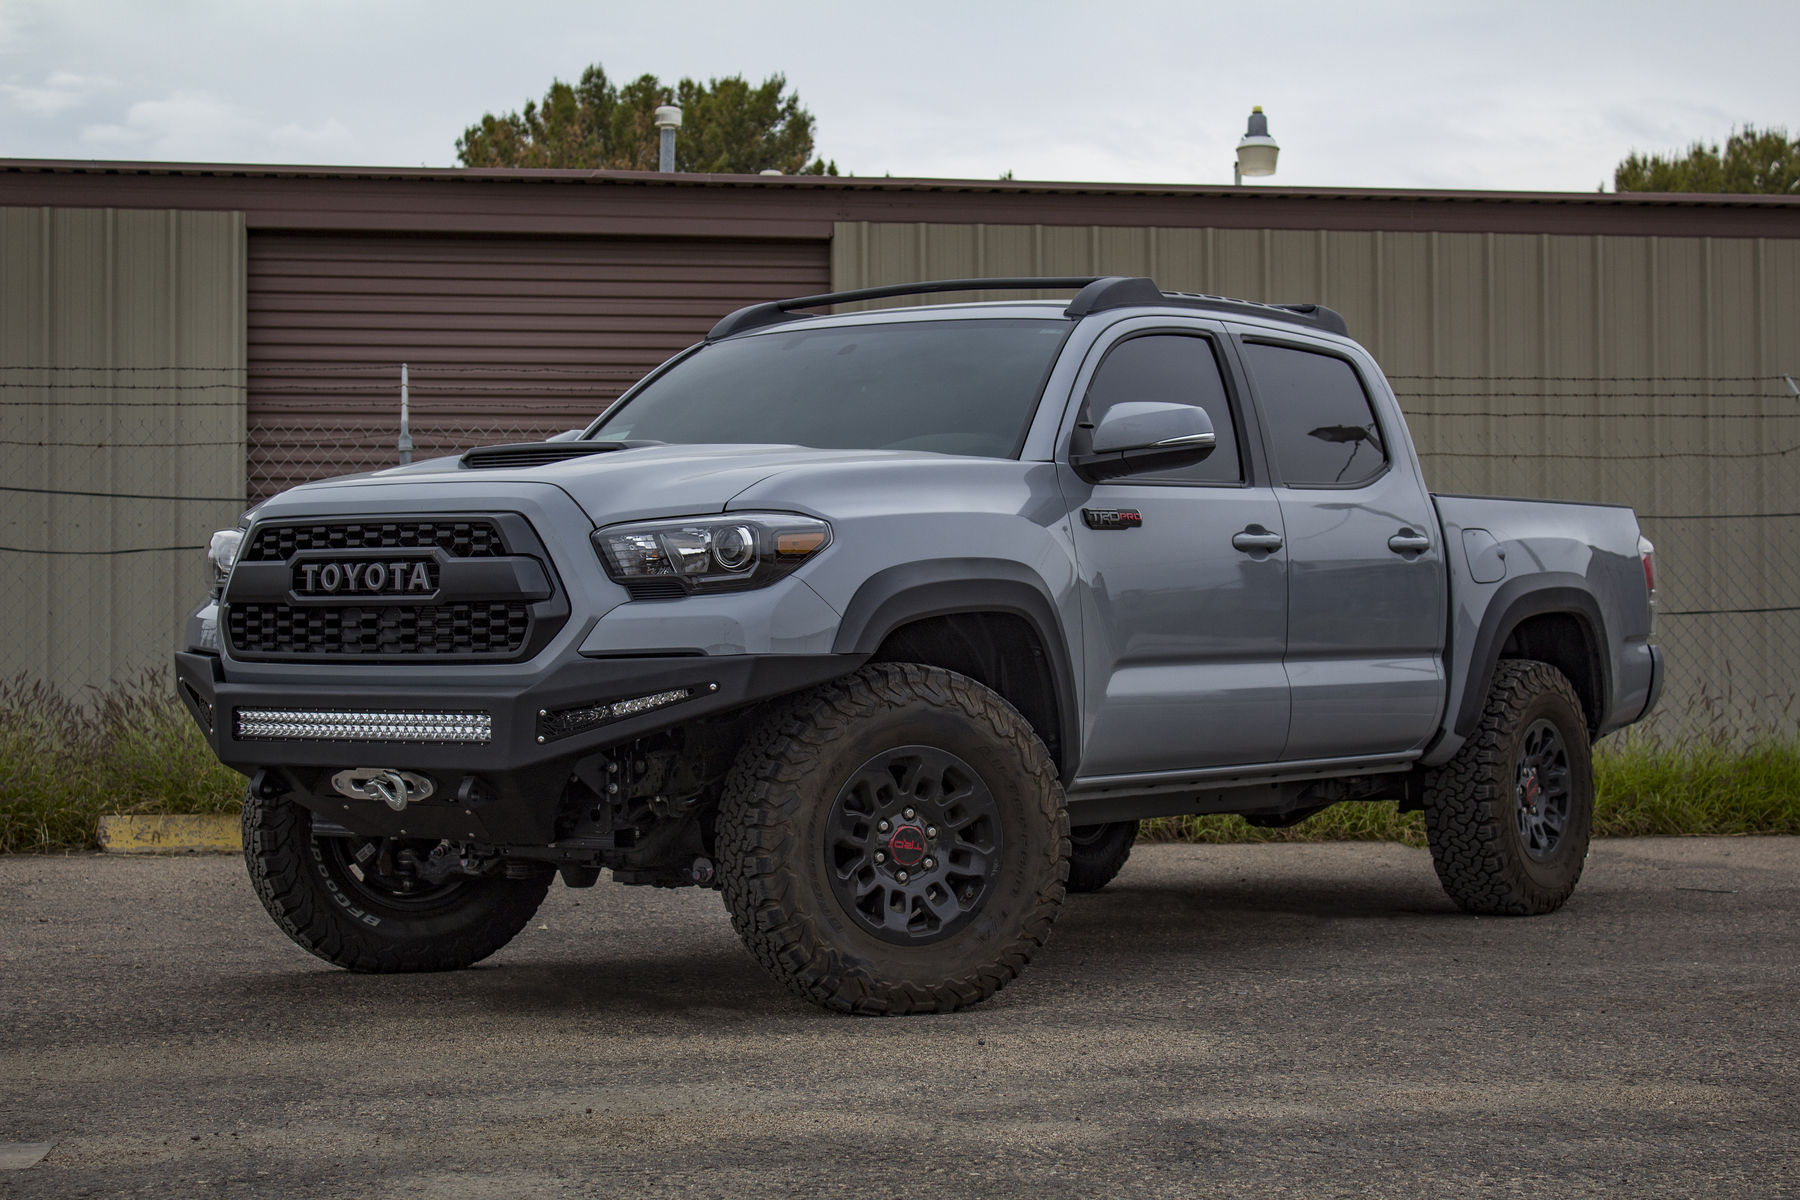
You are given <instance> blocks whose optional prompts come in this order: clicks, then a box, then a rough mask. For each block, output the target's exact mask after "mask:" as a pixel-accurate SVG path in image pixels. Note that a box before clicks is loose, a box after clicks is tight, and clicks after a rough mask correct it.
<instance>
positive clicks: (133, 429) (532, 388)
mask: <svg viewBox="0 0 1800 1200" xmlns="http://www.w3.org/2000/svg"><path fill="white" fill-rule="evenodd" d="M308 371H310V372H312V377H311V378H308V377H307V375H306V374H305V372H308ZM630 382H631V380H630V379H629V378H623V377H620V373H618V372H612V373H610V374H609V373H605V372H583V371H581V370H579V369H572V370H567V371H558V370H557V369H554V368H538V369H536V370H520V369H517V368H508V367H502V366H492V367H479V366H465V367H456V368H448V367H439V368H434V369H415V370H414V371H412V372H411V373H410V379H409V386H408V395H407V405H408V410H409V432H410V437H411V440H412V444H413V449H412V457H413V459H414V460H415V461H417V460H422V459H425V458H429V457H434V456H437V455H449V454H457V453H460V452H462V451H464V450H466V449H469V448H471V447H473V446H479V445H491V444H494V443H499V442H515V441H535V440H539V439H542V438H544V437H547V436H549V435H551V434H554V433H557V432H560V431H562V430H565V429H570V428H575V427H579V426H581V425H584V424H586V423H587V422H588V421H589V420H590V419H591V418H592V417H593V415H594V414H595V413H597V412H599V411H600V410H601V409H602V408H604V407H605V406H606V405H607V404H608V403H610V401H611V400H612V399H614V398H616V397H617V396H618V395H619V394H620V392H621V391H622V390H623V389H624V388H625V387H626V386H628V385H629V383H630ZM1392 383H1393V385H1394V388H1395V391H1396V392H1397V393H1398V395H1399V398H1400V401H1401V405H1402V407H1403V408H1404V409H1405V411H1406V413H1407V419H1408V423H1409V425H1410V428H1411V431H1412V436H1413V439H1414V441H1415V443H1416V445H1417V447H1418V450H1419V452H1420V455H1421V458H1422V460H1423V462H1424V466H1425V472H1426V478H1427V481H1428V483H1429V484H1430V486H1431V488H1432V489H1433V490H1434V491H1438V492H1458V493H1470V494H1481V495H1500V496H1521V497H1530V498H1538V499H1551V500H1569V501H1580V502H1600V503H1615V504H1628V505H1631V506H1632V507H1634V508H1635V509H1636V510H1637V511H1638V513H1639V515H1640V519H1641V521H1642V524H1643V528H1644V530H1645V533H1646V535H1647V536H1648V537H1650V539H1651V540H1652V541H1654V542H1655V543H1656V547H1657V565H1658V570H1659V580H1658V583H1659V586H1660V598H1661V602H1660V612H1659V615H1658V627H1657V639H1658V640H1659V641H1660V642H1661V643H1662V644H1663V645H1664V647H1665V648H1666V652H1667V655H1668V661H1669V678H1668V684H1667V689H1666V691H1665V694H1664V699H1663V703H1662V706H1661V710H1660V712H1659V714H1658V715H1657V717H1656V718H1655V719H1654V720H1653V721H1652V722H1651V723H1650V725H1649V727H1648V728H1647V729H1645V730H1643V732H1642V734H1641V735H1642V736H1653V737H1663V738H1668V737H1678V736H1688V735H1695V734H1698V735H1705V736H1719V737H1724V738H1727V739H1729V740H1734V741H1737V740H1745V739H1748V738H1752V737H1760V736H1767V735H1771V734H1774V735H1779V736H1791V735H1792V734H1793V733H1794V732H1795V731H1796V728H1797V727H1800V711H1797V709H1800V705H1797V704H1796V692H1797V690H1800V688H1797V685H1796V683H1795V681H1794V680H1795V662H1796V660H1797V659H1800V471H1797V470H1796V468H1797V467H1800V389H1796V387H1795V385H1794V384H1793V383H1792V382H1791V381H1790V380H1788V379H1787V377H1786V376H1783V375H1763V376H1743V375H1733V376H1709V377H1696V376H1679V377H1677V376H1662V377H1634V378H1617V377H1608V378H1601V377H1572V376H1531V377H1520V376H1512V377H1506V378H1492V377H1475V376H1447V375H1440V376H1395V377H1393V378H1392ZM246 397H248V405H246ZM376 414H384V415H376ZM385 414H391V415H385ZM399 415H400V388H399V365H398V364H392V365H386V366H379V365H369V364H359V365H356V366H353V367H340V368H322V367H310V368H302V367H282V368H279V370H278V381H277V382H270V383H266V384H265V383H263V382H261V381H259V378H258V376H257V373H256V370H255V369H252V371H250V372H245V371H244V370H242V369H241V368H240V369H237V370H235V371H227V370H220V371H216V372H207V371H205V370H200V369H193V368H182V369H174V368H169V369H156V370H138V371H134V370H131V369H119V368H111V369H105V370H102V369H93V370H71V369H68V368H60V369H58V370H57V371H50V370H49V369H46V368H29V367H19V368H13V367H8V368H0V499H3V501H4V509H5V517H4V520H3V521H0V605H4V607H5V611H6V612H7V613H8V614H10V615H11V618H12V619H11V621H10V622H9V627H10V633H9V634H8V635H5V636H0V677H4V678H14V677H24V678H27V679H43V680H46V681H48V682H51V683H52V684H55V685H57V686H59V687H62V688H64V689H65V690H76V689H79V688H82V687H86V686H105V685H106V684H108V683H110V682H116V681H118V680H121V679H125V678H130V677H133V676H136V675H138V674H140V673H142V672H143V671H146V670H151V671H161V670H164V669H166V664H167V662H168V654H169V651H170V650H172V649H173V648H174V640H175V638H176V637H177V636H178V632H177V631H178V630H179V628H180V625H181V620H182V618H183V616H184V615H185V613H186V612H187V611H188V610H189V609H191V608H192V606H193V605H194V603H195V602H196V601H197V600H198V599H199V598H200V596H201V595H202V594H203V591H204V587H205V570H206V568H205V544H206V541H207V537H208V535H209V533H210V532H211V531H212V530H213V529H215V528H219V527H221V526H227V525H230V524H232V523H234V522H235V520H236V518H237V515H238V513H239V512H240V511H241V510H242V508H243V507H244V505H245V503H247V502H254V501H256V500H258V499H261V498H264V497H266V496H269V495H272V494H274V493H275V492H278V491H280V490H282V489H284V488H287V487H292V486H294V485H295V484H298V483H302V482H305V481H307V480H311V479H319V478H325V477H328V476H333V475H341V474H345V473H348V472H354V471H367V470H374V469H378V468H381V467H386V466H391V465H393V464H394V463H396V462H397V461H398V459H399V455H400V451H399V449H398V444H399V442H400V435H401V426H400V420H399Z"/></svg>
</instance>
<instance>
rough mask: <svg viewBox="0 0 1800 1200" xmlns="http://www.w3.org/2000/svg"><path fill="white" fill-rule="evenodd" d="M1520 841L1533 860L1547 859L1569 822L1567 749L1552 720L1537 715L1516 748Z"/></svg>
mask: <svg viewBox="0 0 1800 1200" xmlns="http://www.w3.org/2000/svg"><path fill="white" fill-rule="evenodd" d="M1513 798H1514V801H1515V805H1516V808H1515V813H1514V815H1515V817H1516V819H1517V822H1518V829H1519V843H1520V845H1521V846H1522V847H1523V848H1524V850H1525V853H1526V855H1527V856H1528V857H1530V858H1531V859H1532V860H1533V861H1535V862H1547V861H1549V859H1550V858H1551V856H1552V855H1554V854H1555V853H1556V848H1557V847H1558V846H1560V845H1561V844H1562V836H1563V829H1564V828H1565V827H1566V826H1567V825H1568V823H1569V801H1570V798H1571V791H1570V787H1569V751H1568V749H1567V747H1565V746H1564V745H1563V740H1562V735H1561V734H1560V733H1558V732H1557V730H1556V726H1555V725H1553V724H1552V723H1551V722H1549V721H1547V720H1544V719H1542V718H1539V719H1538V720H1536V721H1533V722H1532V723H1531V726H1530V728H1528V729H1526V731H1525V736H1524V738H1523V739H1522V740H1521V743H1520V747H1519V769H1518V778H1517V780H1516V782H1515V783H1514V785H1513Z"/></svg>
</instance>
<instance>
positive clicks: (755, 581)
mask: <svg viewBox="0 0 1800 1200" xmlns="http://www.w3.org/2000/svg"><path fill="white" fill-rule="evenodd" d="M593 538H594V548H595V549H596V550H598V551H599V552H600V561H601V562H602V563H603V564H605V566H606V573H607V574H608V575H610V576H612V577H613V579H615V580H617V581H618V582H619V583H622V584H625V585H626V586H627V587H629V588H631V590H632V592H633V594H634V595H636V594H641V593H644V592H650V593H651V594H664V595H669V596H677V595H692V594H694V593H696V592H741V591H744V590H746V589H749V588H759V587H767V586H768V585H769V584H771V583H774V582H775V581H776V580H777V579H780V578H781V577H782V576H784V575H786V574H788V573H789V572H790V571H792V570H793V569H794V568H795V567H798V566H799V565H800V564H801V563H803V562H805V561H806V560H807V559H808V558H810V557H811V556H812V555H814V554H816V553H818V552H819V551H820V550H823V549H824V548H825V547H826V546H828V545H830V544H831V526H829V525H827V524H826V523H825V522H823V521H821V520H819V519H817V518H816V517H801V516H795V515H793V514H791V513H733V514H730V515H728V516H721V517H698V518H690V519H686V520H678V521H644V522H640V523H637V524H633V525H614V526H612V527H611V528H609V529H597V530H595V531H594V534H593Z"/></svg>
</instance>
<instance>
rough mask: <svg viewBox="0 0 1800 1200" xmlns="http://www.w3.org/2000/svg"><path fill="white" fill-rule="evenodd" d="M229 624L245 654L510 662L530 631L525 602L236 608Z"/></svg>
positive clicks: (233, 640)
mask: <svg viewBox="0 0 1800 1200" xmlns="http://www.w3.org/2000/svg"><path fill="white" fill-rule="evenodd" d="M227 624H228V625H229V627H230V631H231V645H232V649H233V650H235V651H236V652H238V653H240V654H253V655H254V654H321V655H332V656H334V657H335V656H351V657H355V656H363V655H367V656H388V655H396V656H403V655H421V656H423V655H455V656H461V657H468V656H473V655H482V656H487V655H492V656H494V657H500V658H505V657H511V656H512V655H515V654H517V653H518V652H519V651H520V650H521V649H522V648H523V647H524V645H525V639H526V638H527V637H528V636H529V635H530V632H531V613H530V611H529V609H528V608H527V606H526V605H524V604H520V603H502V604H426V605H408V606H405V607H382V608H375V607H369V608H335V607H334V608H296V607H293V606H291V605H287V604H233V605H231V606H230V613H229V618H228V621H227Z"/></svg>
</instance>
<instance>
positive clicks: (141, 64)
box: [0, 0, 1800, 191]
mask: <svg viewBox="0 0 1800 1200" xmlns="http://www.w3.org/2000/svg"><path fill="white" fill-rule="evenodd" d="M1796 47H1800V3H1796V2H1795V0H1760V2H1745V0H1712V2H1711V3H1705V4H1695V3H1664V2H1662V0H1630V2H1614V0H1560V2H1556V3H1540V2H1537V0H1515V2H1511V3H1505V4H1500V3H1490V4H1473V3H1469V4H1464V3H1457V2H1455V0H1437V2H1426V0H1420V2H1414V0H1384V2H1379V3H1368V4H1355V3H1347V4H1346V3H1335V4H1332V3H1305V4H1301V3H1284V4H1266V3H1265V4H1253V3H1248V2H1246V0H1236V2H1234V3H1229V4H1226V3H1219V4H1214V3H1200V2H1191V3H1180V2H1177V0H1087V2H1085V3H1076V2H1073V0H1036V2H1034V3H1022V2H1012V0H1004V2H1002V0H954V2H945V0H883V2H881V3H861V2H851V0H840V2H829V0H828V2H823V3H822V2H819V0H811V2H807V0H796V2H794V3H768V2H766V0H762V2H757V0H737V2H733V3H715V2H710V0H708V2H703V0H640V2H637V3H631V4H624V3H611V2H602V0H589V2H588V3H532V2H530V0H511V2H498V0H484V2H482V3H471V2H465V0H354V2H351V0H310V2H301V0H229V2H227V0H0V157H8V158H79V159H95V158H100V159H131V160H144V159H151V160H179V161H205V162H246V163H252V162H253V163H313V164H356V165H384V166H421V165H424V166H434V167H438V166H454V165H456V158H455V155H456V151H455V143H456V138H457V135H458V134H459V133H461V132H462V130H463V128H464V127H465V126H467V125H469V124H472V123H474V122H475V121H477V120H479V119H480V117H481V115H482V113H484V112H490V111H492V112H502V111H509V110H512V109H515V108H518V107H520V106H521V105H522V104H523V103H524V101H525V100H527V99H529V98H535V97H538V96H541V95H542V94H543V92H544V90H545V88H546V87H547V86H548V84H549V83H550V80H551V79H552V78H553V77H560V78H563V79H568V80H573V79H574V78H575V77H577V76H578V75H579V74H580V73H581V70H582V68H583V67H585V66H586V65H587V64H589V63H592V62H599V63H601V64H603V65H604V66H605V68H606V70H607V72H608V73H609V74H610V75H611V76H612V77H613V78H614V79H616V80H621V81H622V80H625V79H629V78H632V77H634V76H636V75H639V74H642V73H644V72H651V73H654V74H656V75H658V76H660V77H661V78H663V79H664V80H665V81H673V80H675V79H677V78H679V77H681V76H683V75H689V76H694V77H697V78H707V77H714V76H721V75H732V74H742V75H744V76H746V77H748V78H749V79H751V80H752V81H760V80H761V79H763V78H764V77H766V76H768V75H770V74H774V73H777V72H780V73H784V74H785V75H786V76H787V79H788V82H789V84H790V85H791V86H792V87H793V88H794V89H795V90H796V91H797V92H798V93H799V96H800V98H801V100H802V102H803V103H804V104H805V105H806V106H807V107H808V108H809V109H811V111H812V112H813V114H814V115H815V116H816V117H817V118H818V130H817V135H818V136H817V143H816V150H817V152H818V153H820V154H822V155H824V156H825V157H827V158H832V159H835V160H836V161H837V164H838V167H839V169H840V170H842V171H845V172H849V173H854V174H857V175H881V174H892V175H899V176H923V177H955V178H972V179H993V178H996V177H998V176H999V175H1000V174H1001V173H1002V172H1005V171H1011V172H1012V173H1013V174H1014V176H1015V177H1016V178H1018V179H1021V180H1027V179H1030V180H1094V181H1106V182H1123V183H1153V182H1173V183H1229V182H1231V163H1232V157H1233V153H1234V147H1235V145H1236V143H1237V139H1238V138H1239V137H1240V136H1241V135H1242V134H1243V132H1244V122H1245V118H1246V117H1247V116H1248V114H1249V111H1250V107H1251V105H1253V104H1260V105H1262V106H1264V108H1265V109H1266V110H1267V112H1268V115H1269V126H1270V132H1271V133H1272V134H1273V135H1274V136H1275V138H1276V139H1277V140H1278V141H1279V142H1280V144H1281V148H1282V149H1281V160H1280V169H1279V171H1278V173H1277V174H1276V176H1275V177H1274V178H1273V179H1271V180H1268V181H1267V182H1269V183H1273V184H1285V185H1295V186H1320V187H1407V188H1412V187H1426V188H1479V189H1524V190H1545V191H1593V190H1594V189H1595V188H1596V187H1598V186H1599V185H1600V184H1601V183H1602V182H1603V181H1604V182H1605V183H1606V184H1607V185H1608V187H1610V186H1611V180H1612V169H1613V167H1614V166H1615V165H1616V164H1617V162H1618V160H1619V159H1620V158H1622V157H1624V155H1625V154H1626V153H1628V152H1629V151H1631V150H1633V149H1638V150H1646V151H1659V152H1668V151H1673V150H1678V149H1680V148H1682V147H1684V146H1685V145H1686V144H1687V143H1689V142H1691V141H1693V140H1695V139H1701V138H1704V139H1707V140H1720V141H1722V140H1723V139H1724V137H1725V135H1726V134H1727V133H1728V132H1729V130H1730V129H1731V128H1732V127H1733V126H1734V125H1740V126H1741V125H1743V124H1744V123H1746V122H1750V123H1755V124H1758V125H1785V126H1787V127H1788V129H1789V131H1790V132H1800V70H1797V69H1796V63H1797V61H1800V60H1796V58H1795V49H1796Z"/></svg>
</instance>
